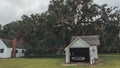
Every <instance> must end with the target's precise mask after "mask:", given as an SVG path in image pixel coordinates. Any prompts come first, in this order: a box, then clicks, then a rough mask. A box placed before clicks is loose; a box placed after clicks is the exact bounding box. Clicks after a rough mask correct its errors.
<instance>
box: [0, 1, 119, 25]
mask: <svg viewBox="0 0 120 68" xmlns="http://www.w3.org/2000/svg"><path fill="white" fill-rule="evenodd" d="M49 1H50V0H0V24H2V25H5V24H7V23H10V22H11V21H14V20H19V19H20V17H21V16H22V15H23V14H26V15H30V14H32V13H33V14H35V13H41V12H44V11H46V10H47V8H48V5H49ZM94 2H95V3H98V4H103V3H107V4H108V5H109V6H120V0H94Z"/></svg>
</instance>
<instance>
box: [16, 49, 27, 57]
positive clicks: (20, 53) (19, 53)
mask: <svg viewBox="0 0 120 68" xmlns="http://www.w3.org/2000/svg"><path fill="white" fill-rule="evenodd" d="M16 50H18V53H16V57H23V56H24V55H25V53H22V50H24V51H26V49H16Z"/></svg>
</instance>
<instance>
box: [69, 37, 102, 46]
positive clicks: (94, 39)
mask: <svg viewBox="0 0 120 68" xmlns="http://www.w3.org/2000/svg"><path fill="white" fill-rule="evenodd" d="M77 37H79V38H81V39H83V40H84V41H85V42H87V43H88V44H89V45H91V46H97V45H100V41H99V37H98V35H90V36H72V38H71V42H72V41H73V40H74V39H76V38H77Z"/></svg>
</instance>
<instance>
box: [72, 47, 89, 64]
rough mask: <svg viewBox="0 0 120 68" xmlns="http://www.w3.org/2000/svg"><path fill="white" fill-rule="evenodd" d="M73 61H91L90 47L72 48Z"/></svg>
mask: <svg viewBox="0 0 120 68" xmlns="http://www.w3.org/2000/svg"><path fill="white" fill-rule="evenodd" d="M70 53H71V56H70V61H71V62H90V53H89V48H70Z"/></svg>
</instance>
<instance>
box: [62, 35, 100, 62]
mask: <svg viewBox="0 0 120 68" xmlns="http://www.w3.org/2000/svg"><path fill="white" fill-rule="evenodd" d="M99 44H100V42H99V38H98V35H91V36H73V37H72V39H71V43H70V44H69V45H68V46H67V47H66V48H65V49H64V50H65V63H71V62H86V63H90V64H94V63H95V61H96V60H97V59H98V51H97V46H98V45H99Z"/></svg>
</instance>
